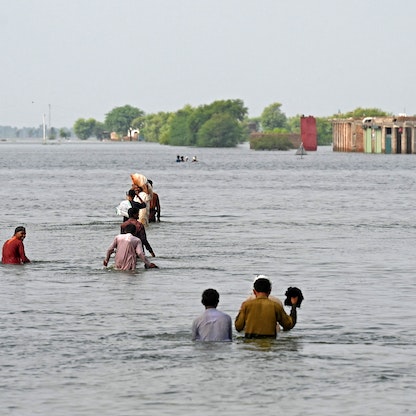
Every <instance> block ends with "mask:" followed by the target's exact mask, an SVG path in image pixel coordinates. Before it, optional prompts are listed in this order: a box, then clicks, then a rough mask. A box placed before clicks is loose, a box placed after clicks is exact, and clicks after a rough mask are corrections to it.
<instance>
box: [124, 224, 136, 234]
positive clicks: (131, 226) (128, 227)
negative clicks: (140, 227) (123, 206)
mask: <svg viewBox="0 0 416 416" xmlns="http://www.w3.org/2000/svg"><path fill="white" fill-rule="evenodd" d="M124 233H125V234H128V233H130V234H135V233H136V226H135V225H134V224H127V225H126V228H124Z"/></svg>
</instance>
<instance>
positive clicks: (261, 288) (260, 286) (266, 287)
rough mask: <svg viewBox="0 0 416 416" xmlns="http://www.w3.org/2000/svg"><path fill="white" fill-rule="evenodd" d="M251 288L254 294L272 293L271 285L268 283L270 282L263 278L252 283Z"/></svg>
mask: <svg viewBox="0 0 416 416" xmlns="http://www.w3.org/2000/svg"><path fill="white" fill-rule="evenodd" d="M253 286H254V290H255V291H256V292H264V293H270V292H271V291H272V284H271V283H270V280H269V279H266V278H264V277H260V278H258V279H257V280H256V281H255V282H254V285H253Z"/></svg>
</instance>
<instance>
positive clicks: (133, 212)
mask: <svg viewBox="0 0 416 416" xmlns="http://www.w3.org/2000/svg"><path fill="white" fill-rule="evenodd" d="M138 213H139V210H138V209H137V208H129V210H128V211H127V214H129V218H133V217H134V216H136V215H137V214H138Z"/></svg>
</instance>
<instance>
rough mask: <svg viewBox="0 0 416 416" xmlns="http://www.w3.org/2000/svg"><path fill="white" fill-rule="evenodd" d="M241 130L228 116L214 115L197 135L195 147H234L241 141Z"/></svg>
mask: <svg viewBox="0 0 416 416" xmlns="http://www.w3.org/2000/svg"><path fill="white" fill-rule="evenodd" d="M242 134H243V129H242V127H241V125H240V123H239V122H238V121H237V120H236V119H235V118H234V117H233V116H232V115H230V114H227V113H223V114H214V115H213V116H212V117H211V118H210V119H209V120H208V121H207V122H206V123H204V124H203V125H202V127H201V128H200V130H199V131H198V134H197V142H196V145H197V146H201V147H234V146H236V145H237V144H238V143H239V142H240V141H241V136H242Z"/></svg>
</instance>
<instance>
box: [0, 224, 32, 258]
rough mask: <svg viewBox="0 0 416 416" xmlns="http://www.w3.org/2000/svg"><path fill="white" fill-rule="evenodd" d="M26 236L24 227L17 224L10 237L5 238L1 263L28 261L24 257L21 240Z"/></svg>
mask: <svg viewBox="0 0 416 416" xmlns="http://www.w3.org/2000/svg"><path fill="white" fill-rule="evenodd" d="M25 237H26V228H25V227H22V226H19V227H16V229H15V230H14V235H13V237H12V238H10V239H9V240H7V241H6V242H5V243H4V245H3V253H2V259H1V262H2V263H3V264H23V263H30V260H29V259H28V258H27V257H26V254H25V246H24V245H23V240H24V239H25Z"/></svg>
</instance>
